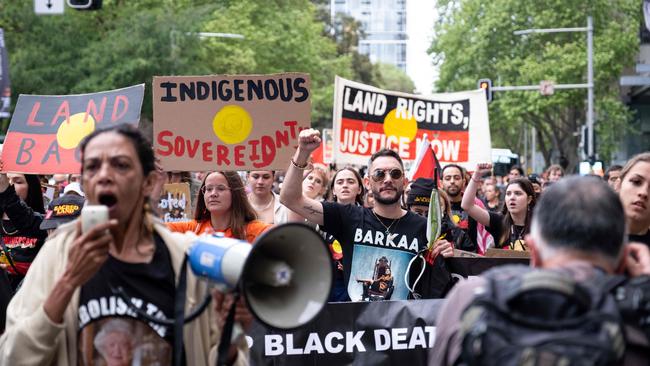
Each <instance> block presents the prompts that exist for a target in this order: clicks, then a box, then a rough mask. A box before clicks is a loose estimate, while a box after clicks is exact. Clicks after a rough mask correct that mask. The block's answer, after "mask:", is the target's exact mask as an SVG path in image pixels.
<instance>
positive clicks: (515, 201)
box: [461, 163, 536, 251]
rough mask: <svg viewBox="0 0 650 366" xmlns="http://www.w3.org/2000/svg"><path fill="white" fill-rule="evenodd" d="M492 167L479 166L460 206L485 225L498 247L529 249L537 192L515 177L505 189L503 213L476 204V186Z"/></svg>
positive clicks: (486, 165) (525, 180)
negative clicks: (528, 242)
mask: <svg viewBox="0 0 650 366" xmlns="http://www.w3.org/2000/svg"><path fill="white" fill-rule="evenodd" d="M491 169H492V164H489V163H485V164H477V165H476V170H475V171H474V174H473V175H472V179H470V182H469V184H468V185H467V189H466V190H465V194H464V195H463V201H462V203H461V206H462V207H463V210H465V211H467V214H468V215H469V216H470V217H472V218H473V219H474V220H476V221H477V222H478V223H480V224H483V225H485V228H486V229H487V231H488V232H489V233H490V234H492V236H493V237H494V241H495V244H496V245H497V247H498V248H503V249H513V250H521V251H525V250H527V247H526V243H525V241H524V237H525V236H526V234H528V232H530V223H531V221H532V213H533V208H534V207H535V202H536V199H535V197H536V196H535V190H534V189H533V185H532V183H530V181H529V180H528V179H526V178H516V179H513V180H512V181H509V182H508V185H507V186H506V198H505V205H504V207H503V211H502V212H501V213H498V212H490V211H488V210H486V209H484V208H482V207H479V206H478V205H476V204H475V203H474V199H475V198H476V187H477V186H478V184H477V183H478V182H480V180H481V177H482V176H483V174H485V173H488V172H490V171H491Z"/></svg>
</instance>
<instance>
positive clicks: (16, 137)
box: [2, 84, 144, 174]
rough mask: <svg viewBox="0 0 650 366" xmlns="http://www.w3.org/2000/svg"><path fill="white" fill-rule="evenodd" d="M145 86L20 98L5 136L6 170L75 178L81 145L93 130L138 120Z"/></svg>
mask: <svg viewBox="0 0 650 366" xmlns="http://www.w3.org/2000/svg"><path fill="white" fill-rule="evenodd" d="M143 97H144V84H140V85H134V86H131V87H128V88H123V89H116V90H111V91H104V92H99V93H91V94H77V95H23V94H21V95H20V96H19V97H18V103H17V104H16V109H15V111H14V114H13V116H12V118H11V124H10V125H9V129H8V131H7V137H6V138H5V143H4V148H3V150H2V160H3V162H4V169H5V171H11V172H20V173H33V174H54V173H79V172H80V166H81V162H80V152H79V143H80V142H81V140H82V139H83V138H84V137H86V136H87V135H89V134H90V133H92V132H93V131H94V130H96V129H101V128H108V127H111V126H115V125H118V124H121V123H130V124H133V125H134V126H137V125H138V122H139V121H140V110H141V109H142V98H143Z"/></svg>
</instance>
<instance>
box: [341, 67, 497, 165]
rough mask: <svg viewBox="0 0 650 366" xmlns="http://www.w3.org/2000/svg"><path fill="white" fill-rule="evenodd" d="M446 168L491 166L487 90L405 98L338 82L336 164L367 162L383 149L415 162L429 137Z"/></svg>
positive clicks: (354, 83)
mask: <svg viewBox="0 0 650 366" xmlns="http://www.w3.org/2000/svg"><path fill="white" fill-rule="evenodd" d="M425 134H426V135H427V139H428V140H429V141H431V147H432V148H433V150H434V152H435V153H436V156H437V157H438V159H439V160H440V162H441V163H443V164H444V163H456V164H459V165H462V166H464V167H465V168H470V169H473V168H474V167H475V165H476V163H478V162H486V161H491V159H492V155H491V139H490V128H489V123H488V110H487V102H486V100H485V92H483V91H482V90H474V91H466V92H457V93H445V94H433V95H430V96H423V95H415V94H406V93H400V92H393V91H387V90H382V89H379V88H375V87H372V86H369V85H365V84H361V83H357V82H354V81H350V80H346V79H343V78H340V77H337V78H336V83H335V95H334V160H335V162H336V163H338V164H359V165H365V164H367V163H368V158H369V157H370V155H372V154H373V153H374V152H376V151H377V150H379V149H381V148H382V147H387V148H390V149H393V150H396V151H397V152H398V153H399V154H400V157H401V158H402V159H403V160H404V161H406V162H408V161H411V160H414V159H415V155H416V151H417V146H418V145H419V142H420V141H422V139H423V137H424V135H425Z"/></svg>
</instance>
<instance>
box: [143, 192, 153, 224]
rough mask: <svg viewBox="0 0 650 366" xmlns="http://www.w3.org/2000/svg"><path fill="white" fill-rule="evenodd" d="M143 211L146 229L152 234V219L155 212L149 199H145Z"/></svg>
mask: <svg viewBox="0 0 650 366" xmlns="http://www.w3.org/2000/svg"><path fill="white" fill-rule="evenodd" d="M142 210H143V211H144V227H145V228H146V229H147V230H148V231H149V232H150V233H153V221H152V219H151V217H152V216H153V210H152V209H151V204H150V203H149V197H145V201H144V205H143V207H142Z"/></svg>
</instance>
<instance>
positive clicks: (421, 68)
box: [406, 0, 437, 94]
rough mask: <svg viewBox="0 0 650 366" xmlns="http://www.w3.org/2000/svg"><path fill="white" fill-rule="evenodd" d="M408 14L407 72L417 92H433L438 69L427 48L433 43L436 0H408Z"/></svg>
mask: <svg viewBox="0 0 650 366" xmlns="http://www.w3.org/2000/svg"><path fill="white" fill-rule="evenodd" d="M406 14H407V19H406V30H407V33H408V36H409V42H408V46H407V50H406V58H407V66H406V73H407V74H408V75H409V76H410V77H411V79H412V80H413V82H415V88H416V90H417V92H419V93H421V94H431V92H432V90H433V83H434V81H435V80H436V79H437V71H436V70H435V69H434V67H433V65H432V64H431V56H429V55H428V54H427V49H428V48H429V46H430V45H431V38H432V35H433V23H434V21H435V18H436V12H435V0H407V1H406Z"/></svg>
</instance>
